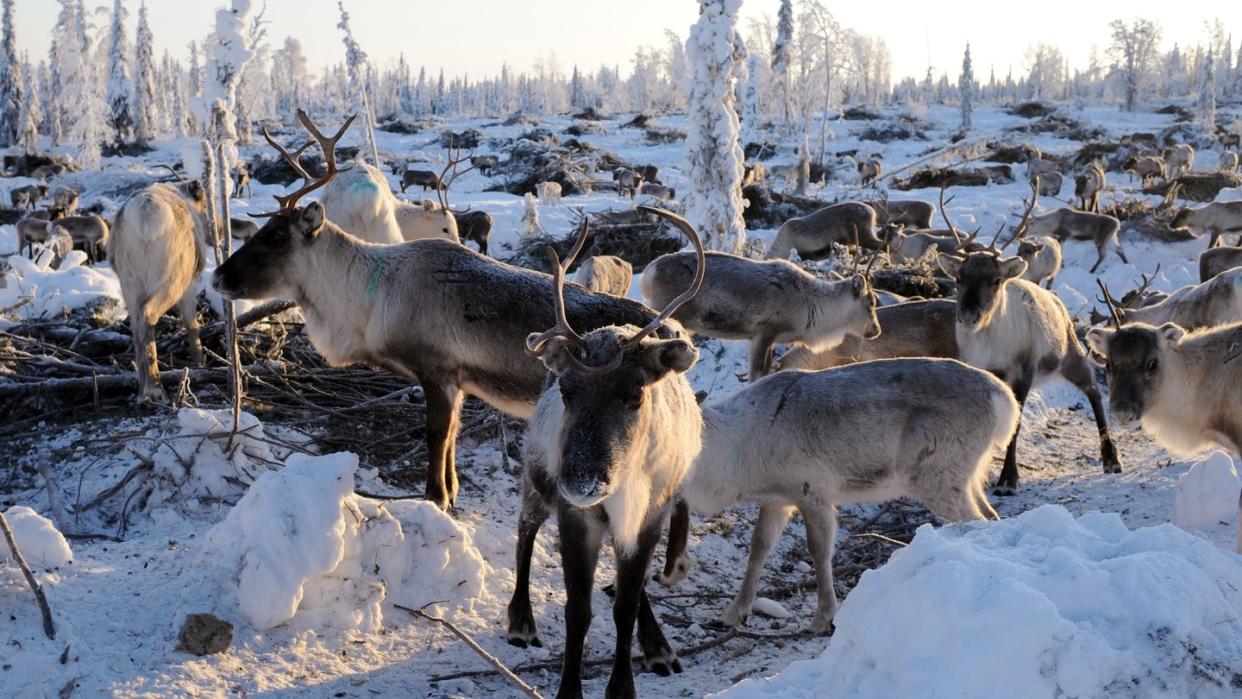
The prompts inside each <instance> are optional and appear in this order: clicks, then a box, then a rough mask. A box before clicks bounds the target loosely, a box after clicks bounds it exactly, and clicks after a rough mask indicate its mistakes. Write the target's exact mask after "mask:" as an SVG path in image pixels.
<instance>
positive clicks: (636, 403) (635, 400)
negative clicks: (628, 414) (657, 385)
mask: <svg viewBox="0 0 1242 699" xmlns="http://www.w3.org/2000/svg"><path fill="white" fill-rule="evenodd" d="M621 402H622V403H623V404H624V405H625V407H627V408H629V409H630V410H638V408H639V407H640V406H641V405H642V404H643V387H642V386H634V387H633V388H628V389H625V390H624V391H622V393H621Z"/></svg>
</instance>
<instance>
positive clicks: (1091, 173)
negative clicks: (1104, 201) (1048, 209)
mask: <svg viewBox="0 0 1242 699" xmlns="http://www.w3.org/2000/svg"><path fill="white" fill-rule="evenodd" d="M1107 182H1108V180H1107V179H1106V178H1105V176H1104V168H1103V167H1102V166H1101V165H1100V164H1099V162H1094V161H1093V162H1092V163H1091V164H1090V165H1088V166H1087V169H1086V170H1085V171H1083V173H1082V174H1080V175H1078V176H1076V177H1075V178H1074V196H1076V197H1078V201H1079V208H1080V209H1082V210H1083V211H1087V212H1091V213H1096V212H1098V211H1099V210H1100V195H1101V194H1103V193H1104V187H1105V185H1106V184H1107Z"/></svg>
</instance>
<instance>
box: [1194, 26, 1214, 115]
mask: <svg viewBox="0 0 1242 699" xmlns="http://www.w3.org/2000/svg"><path fill="white" fill-rule="evenodd" d="M1212 53H1213V52H1212V47H1211V46H1209V47H1208V49H1207V51H1205V52H1204V56H1203V60H1202V61H1201V63H1202V65H1201V67H1200V68H1199V99H1198V101H1196V103H1195V116H1197V117H1198V118H1199V122H1200V123H1202V124H1203V125H1204V126H1205V127H1207V128H1208V129H1211V128H1212V127H1214V126H1215V125H1216V70H1215V65H1214V59H1213V58H1212ZM1209 133H1210V131H1209Z"/></svg>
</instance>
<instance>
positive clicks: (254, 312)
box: [198, 300, 297, 340]
mask: <svg viewBox="0 0 1242 699" xmlns="http://www.w3.org/2000/svg"><path fill="white" fill-rule="evenodd" d="M295 306H297V304H296V303H294V302H292V301H279V300H277V301H268V302H267V303H264V304H260V305H258V306H255V307H254V308H252V309H250V310H248V311H246V312H245V313H243V314H241V315H239V316H237V329H238V330H241V329H242V328H244V327H246V326H248V325H253V324H255V323H257V322H259V321H261V320H266V319H267V318H270V317H272V316H274V315H276V314H277V313H284V312H285V311H287V310H289V309H290V308H293V307H295ZM224 330H225V322H224V321H222V320H218V321H216V322H214V323H212V324H211V325H208V326H207V327H205V328H203V329H202V330H201V331H199V333H198V337H199V339H200V340H208V339H210V338H213V337H215V336H217V335H223V334H224Z"/></svg>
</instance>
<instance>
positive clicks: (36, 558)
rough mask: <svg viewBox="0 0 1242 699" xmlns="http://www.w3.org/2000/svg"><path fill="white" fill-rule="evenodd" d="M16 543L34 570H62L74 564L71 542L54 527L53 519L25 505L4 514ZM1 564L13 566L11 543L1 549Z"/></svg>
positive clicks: (16, 506)
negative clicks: (61, 567) (61, 568)
mask: <svg viewBox="0 0 1242 699" xmlns="http://www.w3.org/2000/svg"><path fill="white" fill-rule="evenodd" d="M4 517H5V519H7V520H8V522H9V528H10V529H12V530H13V538H14V539H16V540H17V548H18V549H19V550H21V552H22V557H23V558H25V559H26V563H28V564H30V567H31V568H32V569H35V570H38V569H42V568H59V567H60V566H63V565H68V564H69V563H72V562H73V550H72V549H70V548H69V542H68V541H65V537H64V535H63V534H61V533H60V532H59V531H58V530H57V529H56V525H55V524H52V520H50V519H48V518H46V517H43V516H42V515H40V514H39V513H38V512H35V511H34V510H32V509H30V508H29V507H26V506H25V505H14V506H13V507H10V508H9V509H8V510H6V511H5V513H4ZM0 561H3V562H5V563H13V562H14V561H13V557H12V556H11V555H10V553H9V547H8V544H7V543H5V545H4V546H0Z"/></svg>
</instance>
